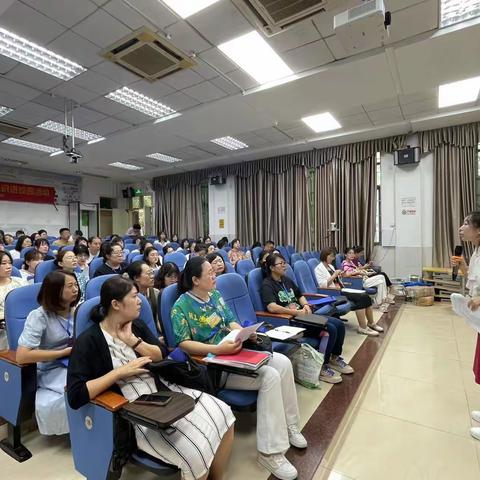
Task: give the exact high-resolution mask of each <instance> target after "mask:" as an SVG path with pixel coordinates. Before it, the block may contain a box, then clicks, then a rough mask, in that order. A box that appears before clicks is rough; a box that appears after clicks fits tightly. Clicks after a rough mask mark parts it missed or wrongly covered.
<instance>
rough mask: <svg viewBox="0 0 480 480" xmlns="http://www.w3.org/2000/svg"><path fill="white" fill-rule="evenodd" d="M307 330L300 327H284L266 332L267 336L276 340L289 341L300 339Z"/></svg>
mask: <svg viewBox="0 0 480 480" xmlns="http://www.w3.org/2000/svg"><path fill="white" fill-rule="evenodd" d="M305 330H306V329H305V328H300V327H290V326H287V325H282V326H281V327H277V328H274V329H273V330H269V331H268V332H265V335H268V336H269V337H270V338H273V339H274V340H288V339H292V338H297V337H300V336H301V334H302V333H303V332H304V331H305Z"/></svg>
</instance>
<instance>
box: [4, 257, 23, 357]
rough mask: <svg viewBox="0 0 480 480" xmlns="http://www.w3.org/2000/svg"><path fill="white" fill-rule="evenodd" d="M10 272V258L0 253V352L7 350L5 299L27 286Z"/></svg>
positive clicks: (11, 261)
mask: <svg viewBox="0 0 480 480" xmlns="http://www.w3.org/2000/svg"><path fill="white" fill-rule="evenodd" d="M12 271H13V260H12V257H11V256H10V254H9V253H8V252H7V251H3V250H2V251H0V350H6V349H7V348H8V345H7V336H6V334H5V298H6V297H7V295H8V293H10V292H11V291H12V290H14V289H15V288H18V287H23V286H24V285H27V282H26V281H25V280H24V279H23V278H19V277H12Z"/></svg>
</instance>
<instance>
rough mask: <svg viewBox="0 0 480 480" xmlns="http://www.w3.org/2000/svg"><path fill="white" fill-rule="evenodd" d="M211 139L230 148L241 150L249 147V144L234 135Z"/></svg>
mask: <svg viewBox="0 0 480 480" xmlns="http://www.w3.org/2000/svg"><path fill="white" fill-rule="evenodd" d="M210 141H211V142H213V143H216V144H217V145H220V146H221V147H223V148H226V149H228V150H240V149H242V148H248V145H247V144H246V143H243V142H241V141H240V140H237V139H236V138H234V137H220V138H214V139H213V140H210Z"/></svg>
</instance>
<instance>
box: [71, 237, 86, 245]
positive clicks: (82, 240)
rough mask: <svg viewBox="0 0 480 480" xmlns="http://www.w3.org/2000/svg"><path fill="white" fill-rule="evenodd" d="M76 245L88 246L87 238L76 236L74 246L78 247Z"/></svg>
mask: <svg viewBox="0 0 480 480" xmlns="http://www.w3.org/2000/svg"><path fill="white" fill-rule="evenodd" d="M78 245H85V247H88V238H85V237H82V236H81V235H80V236H78V237H76V238H75V243H74V246H75V247H78Z"/></svg>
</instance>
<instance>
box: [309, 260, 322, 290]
mask: <svg viewBox="0 0 480 480" xmlns="http://www.w3.org/2000/svg"><path fill="white" fill-rule="evenodd" d="M307 265H308V268H310V271H311V272H312V277H313V279H314V280H315V285H317V277H316V276H315V269H316V268H317V266H318V265H320V260H317V259H316V258H311V259H310V260H307ZM317 287H318V285H317Z"/></svg>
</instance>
